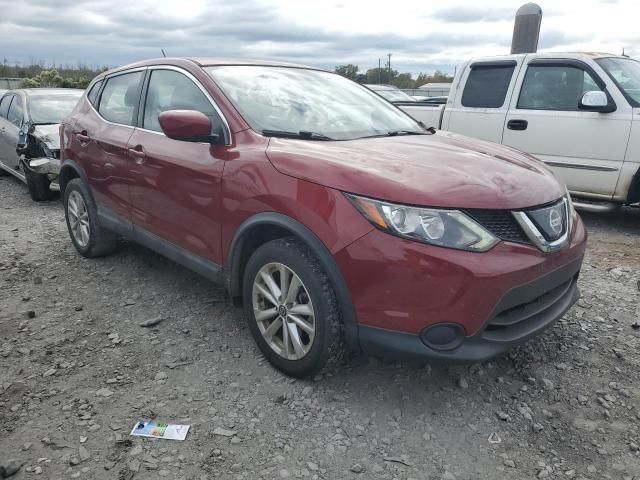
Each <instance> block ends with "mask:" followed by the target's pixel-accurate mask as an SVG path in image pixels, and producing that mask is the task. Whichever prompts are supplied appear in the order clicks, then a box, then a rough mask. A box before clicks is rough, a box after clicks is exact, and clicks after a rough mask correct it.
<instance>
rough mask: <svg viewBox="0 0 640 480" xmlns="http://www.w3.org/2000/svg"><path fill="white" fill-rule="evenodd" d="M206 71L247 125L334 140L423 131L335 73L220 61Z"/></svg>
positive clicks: (259, 128) (372, 94)
mask: <svg viewBox="0 0 640 480" xmlns="http://www.w3.org/2000/svg"><path fill="white" fill-rule="evenodd" d="M206 70H207V72H208V73H209V74H210V75H211V77H212V78H213V79H214V80H215V81H216V83H217V84H218V85H219V86H220V88H221V89H222V90H223V91H224V93H225V94H226V95H227V97H228V98H229V99H230V100H231V102H233V104H234V105H235V107H236V108H237V109H238V110H239V112H240V113H241V114H242V116H243V117H244V119H245V120H246V121H247V122H248V123H249V125H251V127H252V128H253V129H254V130H256V131H258V132H262V131H263V130H276V131H286V132H300V131H303V132H312V133H315V134H318V135H323V136H326V137H329V138H331V139H335V140H351V139H354V138H361V137H369V136H376V135H385V134H388V133H389V132H392V131H399V130H402V131H410V132H422V133H424V130H423V129H422V128H421V127H420V126H419V125H418V124H417V123H416V122H415V121H414V120H413V119H411V118H410V117H409V116H407V115H406V114H404V113H403V112H402V111H400V110H398V109H397V108H396V107H394V106H392V105H390V104H388V103H387V102H385V101H384V100H382V99H381V98H379V97H378V96H377V95H375V94H374V93H372V92H370V91H369V90H367V89H366V88H364V87H361V86H360V85H358V84H356V83H354V82H352V81H350V80H347V79H345V78H343V77H341V76H339V75H336V74H333V73H328V72H322V71H317V70H307V69H302V68H290V67H262V66H250V65H231V66H228V65H225V66H217V67H208V68H207V69H206Z"/></svg>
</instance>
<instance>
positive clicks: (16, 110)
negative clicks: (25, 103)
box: [7, 96, 24, 127]
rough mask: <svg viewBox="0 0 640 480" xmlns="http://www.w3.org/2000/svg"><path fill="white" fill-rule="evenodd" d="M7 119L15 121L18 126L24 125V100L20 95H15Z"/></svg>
mask: <svg viewBox="0 0 640 480" xmlns="http://www.w3.org/2000/svg"><path fill="white" fill-rule="evenodd" d="M7 120H9V121H10V122H11V123H13V124H14V125H15V126H16V127H19V126H21V125H22V121H23V120H24V111H23V109H22V100H21V99H20V97H18V96H15V97H14V99H13V102H11V107H9V114H8V115H7Z"/></svg>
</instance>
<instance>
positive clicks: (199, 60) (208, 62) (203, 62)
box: [96, 57, 326, 78]
mask: <svg viewBox="0 0 640 480" xmlns="http://www.w3.org/2000/svg"><path fill="white" fill-rule="evenodd" d="M189 64H191V65H194V64H195V65H197V66H199V67H214V66H223V65H225V66H226V65H249V66H251V65H257V66H264V67H288V68H303V69H306V70H318V71H323V72H324V71H326V70H323V69H321V68H316V67H311V66H309V65H301V64H297V63H289V62H279V61H275V60H257V59H252V58H224V57H167V58H151V59H149V60H142V61H140V62H135V63H130V64H127V65H122V66H121V67H116V68H112V69H110V70H108V71H106V72H103V73H101V74H100V75H98V76H97V77H96V78H102V77H104V76H106V75H111V74H113V73H117V72H120V71H124V70H130V69H133V68H141V67H150V66H155V65H170V66H177V67H185V66H187V65H189Z"/></svg>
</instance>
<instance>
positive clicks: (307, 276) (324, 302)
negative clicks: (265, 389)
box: [242, 237, 345, 378]
mask: <svg viewBox="0 0 640 480" xmlns="http://www.w3.org/2000/svg"><path fill="white" fill-rule="evenodd" d="M272 262H277V263H282V264H284V265H286V266H287V267H288V268H289V269H291V270H292V271H293V272H295V274H296V275H298V277H300V279H301V280H302V282H303V284H304V286H305V287H306V289H307V291H308V294H309V297H310V298H311V302H312V303H313V305H314V310H315V324H316V327H315V328H316V333H315V338H314V340H313V343H312V346H311V349H310V350H309V352H308V353H307V354H306V355H305V356H304V357H303V358H301V359H299V360H288V359H286V358H284V357H281V356H280V355H278V353H276V352H275V351H274V350H272V349H271V347H270V346H269V345H268V343H267V342H266V341H265V339H264V337H263V336H262V333H261V332H260V329H259V328H258V323H257V321H256V317H255V314H254V311H253V295H252V292H253V282H254V279H255V278H256V275H257V274H258V272H259V271H260V269H261V268H262V267H263V266H265V265H267V264H269V263H272ZM242 291H243V295H242V296H243V303H244V310H245V316H246V318H247V322H248V324H249V329H250V330H251V334H252V335H253V338H254V340H255V341H256V343H257V344H258V347H259V348H260V350H261V351H262V353H263V355H264V356H265V357H266V358H267V359H268V360H269V362H271V364H272V365H274V366H275V367H276V368H278V369H279V370H281V371H282V372H283V373H285V374H286V375H289V376H292V377H297V378H304V377H309V376H311V375H314V374H315V373H317V372H319V371H320V370H321V369H322V368H324V367H325V366H327V365H332V364H336V363H338V362H339V361H340V360H341V359H342V357H343V355H344V351H345V350H344V343H343V335H342V327H341V312H340V307H339V306H338V301H337V299H336V294H335V291H334V290H333V287H332V285H331V282H330V281H329V278H328V277H327V275H326V273H325V272H324V270H323V269H322V267H321V265H320V262H318V260H317V259H316V257H315V256H314V255H313V253H312V251H311V250H310V249H309V247H307V246H306V245H305V244H304V243H303V242H301V241H300V240H298V239H297V238H295V237H287V238H281V239H276V240H273V241H271V242H268V243H265V244H264V245H262V246H261V247H259V248H258V249H257V250H256V251H255V252H254V253H253V254H252V255H251V258H250V259H249V262H248V263H247V267H246V268H245V271H244V279H243V284H242Z"/></svg>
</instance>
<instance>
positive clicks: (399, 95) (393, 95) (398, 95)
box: [374, 90, 416, 102]
mask: <svg viewBox="0 0 640 480" xmlns="http://www.w3.org/2000/svg"><path fill="white" fill-rule="evenodd" d="M374 91H375V92H376V93H377V94H379V95H381V96H383V97H384V98H386V99H387V100H389V101H390V102H415V101H416V99H415V98H413V97H411V96H409V95H408V94H406V93H405V92H403V91H402V90H374Z"/></svg>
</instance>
